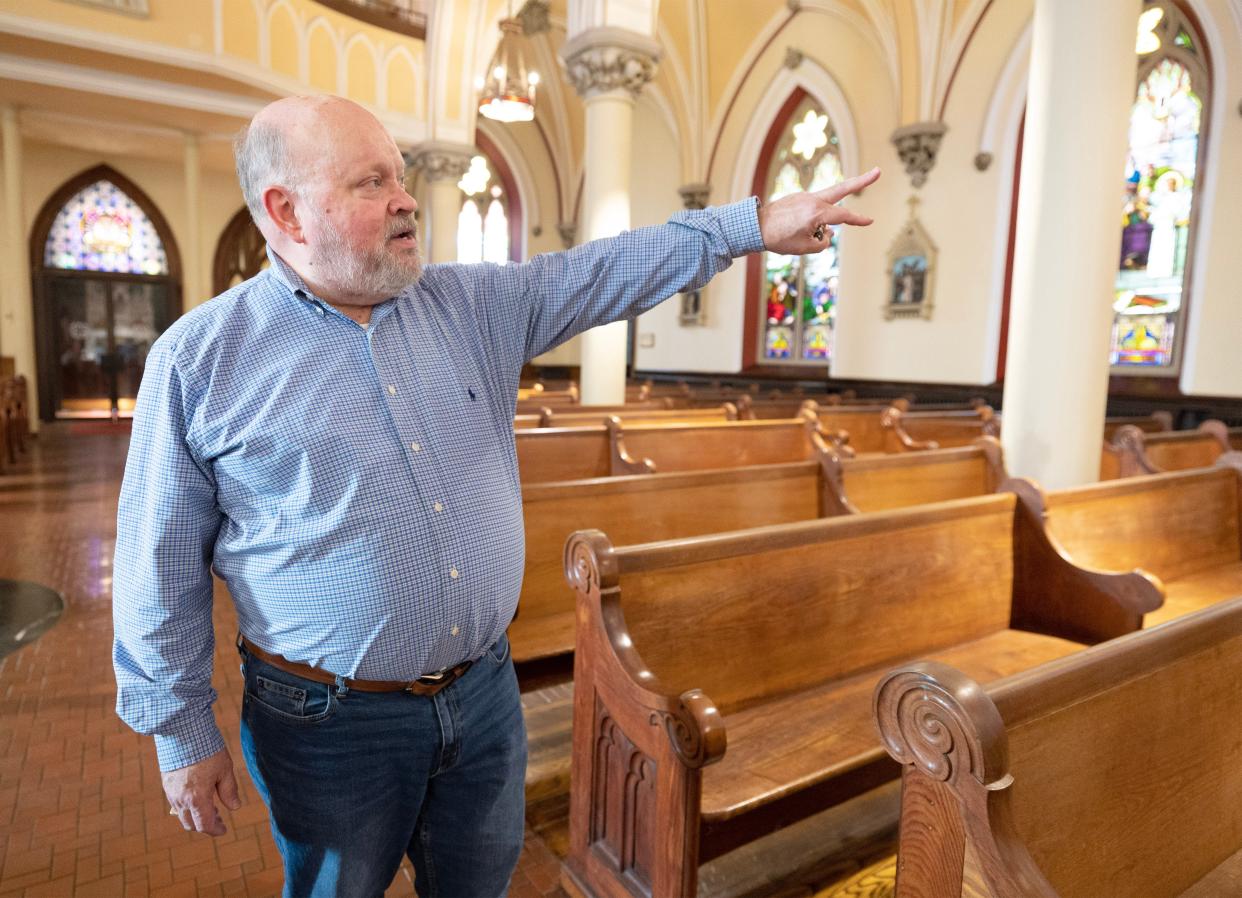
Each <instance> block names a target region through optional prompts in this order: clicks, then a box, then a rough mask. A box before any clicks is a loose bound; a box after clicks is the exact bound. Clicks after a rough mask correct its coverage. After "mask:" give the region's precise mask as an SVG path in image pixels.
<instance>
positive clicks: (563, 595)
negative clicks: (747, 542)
mask: <svg viewBox="0 0 1242 898" xmlns="http://www.w3.org/2000/svg"><path fill="white" fill-rule="evenodd" d="M816 439H817V440H818V443H817V456H818V458H817V459H816V460H814V461H802V462H790V463H786V464H774V465H753V466H748V467H741V468H720V469H715V470H707V471H690V472H683V473H667V474H643V475H632V476H619V477H603V478H597V479H593V480H571V481H565V482H561V483H541V484H536V483H532V484H526V485H523V487H522V516H523V519H524V521H525V529H526V568H525V572H524V574H523V579H522V596H521V600H520V601H519V604H518V615H517V617H516V618H515V619H514V621H513V624H512V625H511V626H510V627H509V644H510V646H511V650H512V652H513V660H514V662H515V663H516V664H517V666H518V676H519V679H520V680H522V681H523V684H524V686H525V684H540V683H542V682H544V681H547V680H555V679H559V678H560V676H559V675H560V674H561V673H567V672H568V671H567V670H563V668H565V667H566V666H567V665H566V664H565V663H564V662H566V661H568V656H569V654H570V653H571V652H572V651H573V647H574V642H573V629H574V597H573V591H572V590H571V589H570V588H569V587H568V586H567V585H566V583H565V573H564V566H563V565H564V558H563V555H564V547H565V541H566V539H567V538H568V537H569V535H570V534H571V533H573V532H574V531H575V530H585V529H589V528H594V529H597V530H603V531H604V532H606V533H607V534H608V535H609V538H610V539H612V540H613V541H614V542H617V543H620V544H626V545H628V544H632V543H644V542H652V541H654V540H667V539H681V538H685V537H691V536H700V535H702V534H706V533H722V532H726V531H730V530H745V529H749V528H754V527H763V526H767V525H771V524H785V523H792V522H795V521H810V520H814V519H816V518H821V517H832V516H835V515H842V514H857V513H859V511H860V510H862V511H880V510H885V509H890V508H901V507H907V506H911V505H921V504H927V503H931V502H940V501H943V500H946V499H960V498H965V497H968V496H980V495H984V494H987V493H991V492H995V491H996V490H997V489H998V488H999V487H1000V486H1001V485H1002V484H1005V483H1006V482H1007V481H1008V479H1009V478H1008V475H1007V474H1006V472H1005V467H1004V460H1003V458H1002V454H1001V449H1000V444H999V443H997V442H996V441H995V440H992V439H986V440H981V441H980V442H979V445H976V446H967V447H960V448H955V449H940V450H933V451H931V452H919V453H906V454H903V455H894V456H879V457H876V458H863V459H842V458H840V457H839V456H838V455H837V454H836V453H835V452H834V451H833V449H832V447H831V446H829V445H828V444H827V443H825V442H824V441H823V440H822V439H819V438H816ZM558 658H559V659H561V661H559V662H558V661H557V660H556V659H558Z"/></svg>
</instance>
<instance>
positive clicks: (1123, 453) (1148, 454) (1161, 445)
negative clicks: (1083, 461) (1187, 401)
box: [1100, 420, 1231, 480]
mask: <svg viewBox="0 0 1242 898" xmlns="http://www.w3.org/2000/svg"><path fill="white" fill-rule="evenodd" d="M1230 448H1231V447H1230V445H1229V431H1228V428H1226V427H1225V425H1224V424H1222V423H1221V422H1220V421H1216V420H1209V421H1204V422H1203V423H1202V424H1200V425H1199V427H1198V429H1196V430H1173V431H1168V432H1163V433H1144V432H1143V431H1142V430H1139V429H1138V428H1137V427H1134V426H1133V425H1126V426H1124V427H1120V428H1118V429H1117V432H1116V434H1115V435H1114V436H1113V440H1112V442H1111V443H1110V444H1109V445H1107V446H1106V447H1105V449H1104V454H1103V457H1102V459H1101V466H1100V479H1101V480H1113V479H1115V478H1117V477H1135V476H1138V475H1140V474H1160V473H1163V472H1165V471H1185V470H1188V469H1190V468H1204V467H1207V466H1209V465H1211V464H1214V463H1215V461H1216V459H1218V458H1219V457H1220V456H1221V455H1222V454H1224V453H1226V452H1228V451H1229V450H1230Z"/></svg>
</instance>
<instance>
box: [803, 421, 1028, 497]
mask: <svg viewBox="0 0 1242 898" xmlns="http://www.w3.org/2000/svg"><path fill="white" fill-rule="evenodd" d="M813 439H815V440H816V441H817V442H818V446H819V449H820V453H821V455H820V466H821V467H822V468H823V479H824V499H823V502H824V506H825V509H826V514H857V513H859V512H873V511H887V510H888V509H891V508H907V507H909V506H912V505H926V504H928V503H931V502H943V501H946V500H948V499H963V498H965V497H967V496H982V495H985V494H987V493H994V492H996V491H997V490H999V489H1002V488H1003V487H1005V486H1006V485H1008V483H1009V474H1008V473H1007V471H1006V470H1005V461H1004V453H1003V452H1002V450H1001V445H1000V442H999V441H998V440H997V439H996V438H995V437H980V438H979V439H977V440H975V442H974V443H973V444H972V445H970V446H956V447H953V448H951V449H932V450H929V451H927V452H917V453H915V452H902V453H899V454H896V455H864V456H860V457H856V458H847V457H842V456H841V455H840V454H839V453H838V452H837V451H836V447H835V446H832V445H831V444H828V443H827V442H825V441H824V440H823V438H822V437H821V436H820V435H818V434H817V435H816V436H815V437H814V438H813Z"/></svg>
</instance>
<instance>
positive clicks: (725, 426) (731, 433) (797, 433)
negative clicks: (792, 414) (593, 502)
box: [609, 418, 815, 474]
mask: <svg viewBox="0 0 1242 898" xmlns="http://www.w3.org/2000/svg"><path fill="white" fill-rule="evenodd" d="M810 428H811V423H810V422H809V421H807V420H805V419H801V418H790V419H784V420H777V421H718V422H700V423H689V424H687V423H678V424H658V423H651V422H640V423H638V424H632V425H631V424H625V423H623V422H622V421H620V420H618V419H615V418H614V419H613V420H611V421H610V422H609V429H610V431H611V433H612V438H613V441H614V445H615V448H614V462H613V465H614V466H613V472H614V473H618V474H620V473H632V472H633V470H634V463H642V462H643V461H644V460H650V462H651V463H652V466H653V467H652V470H655V471H702V470H706V469H710V468H729V467H742V466H746V465H764V464H780V463H784V462H792V461H803V460H808V459H813V458H814V457H815V447H814V445H813V444H812V442H811V438H810Z"/></svg>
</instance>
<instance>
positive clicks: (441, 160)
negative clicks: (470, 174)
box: [402, 140, 479, 184]
mask: <svg viewBox="0 0 1242 898" xmlns="http://www.w3.org/2000/svg"><path fill="white" fill-rule="evenodd" d="M402 155H403V156H404V157H405V162H406V164H407V165H409V166H412V167H413V168H416V169H418V171H419V172H421V173H422V176H423V177H424V178H426V179H427V180H428V181H429V182H430V183H432V184H435V183H438V182H440V181H452V182H453V183H456V182H458V181H460V180H461V176H462V175H464V174H465V173H466V171H467V170H468V169H469V168H470V160H471V158H473V157H474V156H477V155H479V151H478V150H477V149H475V148H474V147H472V146H470V145H469V144H464V143H449V142H447V141H440V140H428V141H424V142H423V143H420V144H418V145H417V146H414V147H412V148H411V149H409V150H407V151H406V152H405V153H403V154H402Z"/></svg>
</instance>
